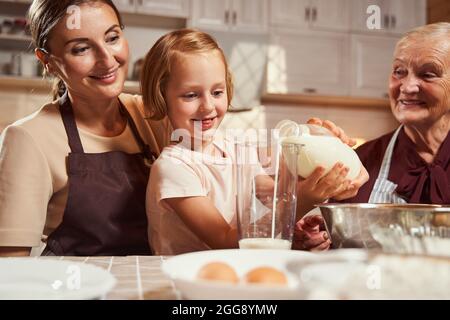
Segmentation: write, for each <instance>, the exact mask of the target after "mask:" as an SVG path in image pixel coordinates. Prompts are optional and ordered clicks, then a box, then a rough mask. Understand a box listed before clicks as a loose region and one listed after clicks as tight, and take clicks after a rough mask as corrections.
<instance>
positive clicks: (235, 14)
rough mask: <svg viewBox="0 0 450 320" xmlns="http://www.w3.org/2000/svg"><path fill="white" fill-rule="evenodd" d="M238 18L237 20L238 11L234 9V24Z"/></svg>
mask: <svg viewBox="0 0 450 320" xmlns="http://www.w3.org/2000/svg"><path fill="white" fill-rule="evenodd" d="M236 20H237V13H236V11H233V25H236Z"/></svg>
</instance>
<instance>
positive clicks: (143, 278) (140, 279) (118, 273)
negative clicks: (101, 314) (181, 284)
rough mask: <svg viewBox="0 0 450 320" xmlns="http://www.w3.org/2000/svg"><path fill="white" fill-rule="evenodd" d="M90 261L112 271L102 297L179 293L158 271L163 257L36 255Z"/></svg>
mask: <svg viewBox="0 0 450 320" xmlns="http://www.w3.org/2000/svg"><path fill="white" fill-rule="evenodd" d="M38 259H59V260H65V261H76V262H81V263H89V264H92V265H95V266H97V267H100V268H103V269H105V270H108V271H109V272H111V273H112V274H113V275H114V277H116V279H117V284H116V285H115V287H114V288H113V289H112V290H111V291H110V292H109V293H107V294H106V295H105V296H104V297H102V298H103V299H105V300H177V299H180V298H181V297H180V294H179V292H178V291H177V290H176V289H175V286H174V283H173V281H172V280H171V279H170V278H169V277H167V276H166V275H165V274H164V273H163V272H162V270H161V264H162V262H163V260H164V259H165V257H162V256H125V257H39V258H38Z"/></svg>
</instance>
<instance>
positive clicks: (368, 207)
mask: <svg viewBox="0 0 450 320" xmlns="http://www.w3.org/2000/svg"><path fill="white" fill-rule="evenodd" d="M318 207H319V208H320V210H321V212H322V215H323V217H324V219H325V222H326V227H327V231H328V233H329V234H330V235H331V240H332V247H333V248H368V249H383V251H386V252H394V253H415V254H433V255H448V256H450V207H444V206H439V205H422V204H401V205H399V204H369V203H361V204H333V203H331V204H323V205H319V206H318Z"/></svg>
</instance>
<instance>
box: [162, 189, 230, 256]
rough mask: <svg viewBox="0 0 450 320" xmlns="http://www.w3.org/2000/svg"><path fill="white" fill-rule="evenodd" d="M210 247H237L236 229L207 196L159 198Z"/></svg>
mask: <svg viewBox="0 0 450 320" xmlns="http://www.w3.org/2000/svg"><path fill="white" fill-rule="evenodd" d="M161 201H164V202H165V203H166V204H168V205H169V206H170V207H171V208H172V209H173V210H174V211H175V212H176V213H177V214H178V216H179V217H180V219H181V220H182V221H183V222H184V223H185V224H186V226H188V228H189V229H190V230H191V231H192V232H193V233H195V234H196V235H197V236H198V237H199V238H200V239H201V240H202V241H203V242H205V243H206V244H207V245H208V246H210V247H211V248H212V249H229V248H237V247H238V235H237V229H236V228H235V227H231V226H230V225H229V224H228V223H227V222H226V221H225V219H224V218H223V216H222V215H221V214H220V212H219V210H217V208H216V207H215V205H214V203H212V201H211V200H210V199H209V198H207V197H183V198H168V199H164V200H161Z"/></svg>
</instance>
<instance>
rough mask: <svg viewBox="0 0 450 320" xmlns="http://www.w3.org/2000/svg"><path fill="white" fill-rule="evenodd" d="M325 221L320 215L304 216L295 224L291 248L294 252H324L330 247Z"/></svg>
mask: <svg viewBox="0 0 450 320" xmlns="http://www.w3.org/2000/svg"><path fill="white" fill-rule="evenodd" d="M323 229H325V221H324V220H323V218H322V216H320V215H312V216H306V217H303V218H302V219H300V220H299V221H298V222H297V223H296V224H295V229H294V241H293V245H292V248H293V249H296V250H310V251H324V250H328V249H329V248H330V245H331V241H330V239H329V236H328V233H327V232H326V231H321V230H323Z"/></svg>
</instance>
